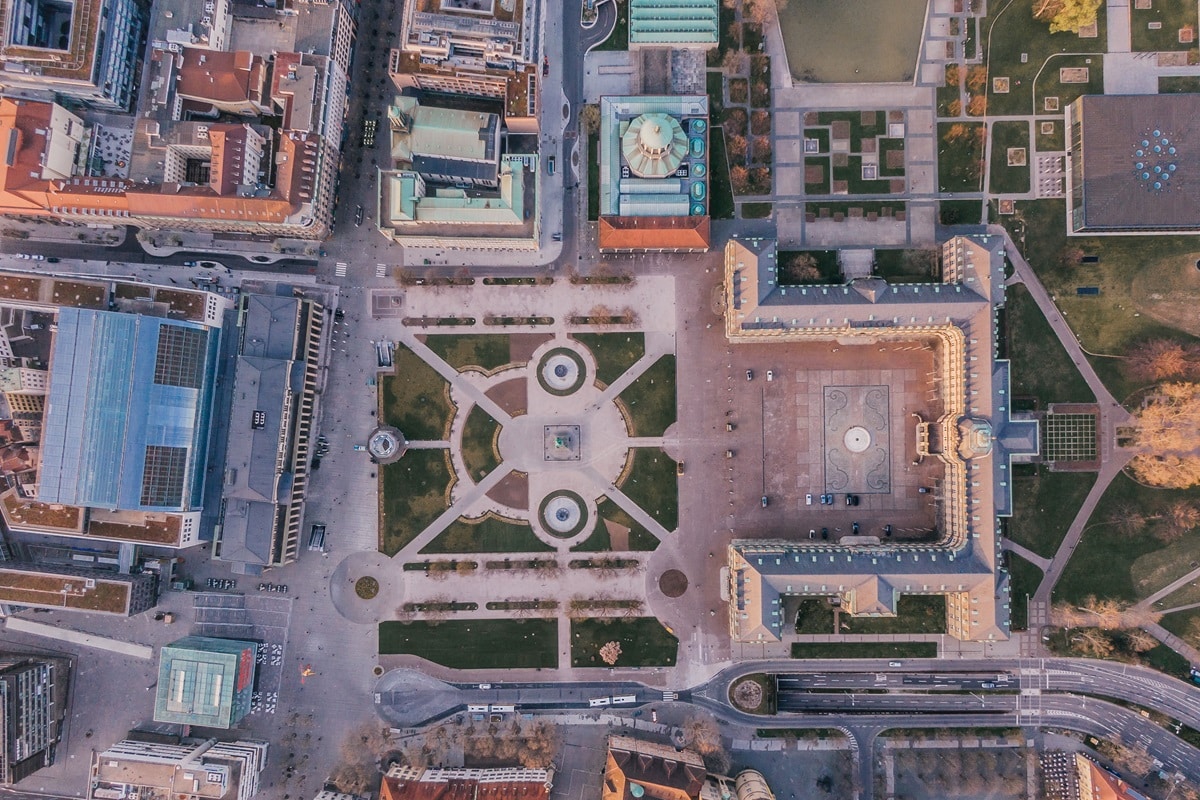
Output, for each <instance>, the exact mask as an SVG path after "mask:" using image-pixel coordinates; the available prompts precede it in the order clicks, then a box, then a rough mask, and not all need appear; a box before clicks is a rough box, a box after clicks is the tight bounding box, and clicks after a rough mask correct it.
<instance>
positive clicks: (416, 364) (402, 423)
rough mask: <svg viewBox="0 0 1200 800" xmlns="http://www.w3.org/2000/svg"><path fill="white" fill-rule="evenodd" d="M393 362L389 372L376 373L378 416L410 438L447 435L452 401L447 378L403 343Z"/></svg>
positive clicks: (412, 439)
mask: <svg viewBox="0 0 1200 800" xmlns="http://www.w3.org/2000/svg"><path fill="white" fill-rule="evenodd" d="M393 363H394V364H395V368H394V370H393V371H392V374H391V375H381V376H379V419H381V420H382V421H383V422H384V423H385V424H387V425H394V426H396V427H397V428H399V429H400V431H401V433H403V434H404V436H405V438H407V439H408V440H409V441H410V442H415V441H421V440H433V441H438V440H441V439H446V438H448V437H449V436H450V420H451V418H452V417H453V416H454V405H453V404H452V403H451V402H450V390H449V387H450V385H449V384H448V383H447V382H446V379H445V378H443V377H442V376H441V375H439V374H437V372H436V371H435V370H434V369H433V367H431V366H429V365H428V364H426V363H425V362H424V361H422V360H421V358H420V356H418V355H417V354H416V353H414V352H413V351H411V350H409V349H408V348H407V347H405V346H404V345H402V344H397V345H396V351H395V355H394V362H393Z"/></svg>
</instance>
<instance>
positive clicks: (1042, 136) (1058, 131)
mask: <svg viewBox="0 0 1200 800" xmlns="http://www.w3.org/2000/svg"><path fill="white" fill-rule="evenodd" d="M1045 122H1049V123H1050V124H1051V125H1053V126H1054V131H1053V132H1052V133H1042V123H1045ZM1033 130H1034V137H1033V142H1034V145H1035V147H1036V148H1037V151H1038V152H1039V153H1047V152H1061V151H1063V150H1065V149H1066V147H1067V143H1066V137H1065V136H1064V135H1063V121H1062V117H1059V118H1057V119H1039V120H1038V121H1037V122H1035V123H1034V125H1033Z"/></svg>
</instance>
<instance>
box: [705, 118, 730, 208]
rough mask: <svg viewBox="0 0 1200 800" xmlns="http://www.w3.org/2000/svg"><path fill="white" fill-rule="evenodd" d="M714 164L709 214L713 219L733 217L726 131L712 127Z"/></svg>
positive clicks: (711, 175)
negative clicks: (726, 152) (726, 150)
mask: <svg viewBox="0 0 1200 800" xmlns="http://www.w3.org/2000/svg"><path fill="white" fill-rule="evenodd" d="M711 130H713V132H714V135H713V136H710V137H709V146H710V147H711V148H712V164H711V165H710V167H711V171H710V172H709V173H708V174H709V181H708V215H709V216H710V217H712V218H713V219H733V217H734V210H735V209H734V207H733V183H732V182H731V181H730V179H729V157H728V156H727V155H726V154H725V132H724V131H723V130H721V129H720V128H716V129H711Z"/></svg>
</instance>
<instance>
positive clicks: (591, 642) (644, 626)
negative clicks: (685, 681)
mask: <svg viewBox="0 0 1200 800" xmlns="http://www.w3.org/2000/svg"><path fill="white" fill-rule="evenodd" d="M608 642H620V644H621V656H620V658H618V659H617V663H616V666H618V667H673V666H675V657H676V654H677V653H678V651H679V640H678V639H676V638H675V637H674V636H672V635H671V634H670V633H668V632H667V629H666V628H664V627H663V626H662V623H661V622H659V621H658V620H656V619H655V618H654V617H636V618H634V619H615V618H611V617H605V618H603V619H580V620H572V621H571V666H573V667H607V666H608V665H607V664H605V663H604V662H603V661H601V660H600V648H601V647H603V646H604V645H605V644H607V643H608Z"/></svg>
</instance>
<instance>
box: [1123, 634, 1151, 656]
mask: <svg viewBox="0 0 1200 800" xmlns="http://www.w3.org/2000/svg"><path fill="white" fill-rule="evenodd" d="M1125 640H1126V641H1127V642H1129V649H1130V650H1132V651H1133V652H1135V653H1145V652H1146V651H1148V650H1153V649H1154V648H1156V647H1158V639H1155V638H1154V637H1153V636H1151V635H1150V634H1148V633H1146V632H1145V631H1144V630H1142V629H1141V628H1133V629H1132V630H1129V631H1127V632H1126V633H1125Z"/></svg>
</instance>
